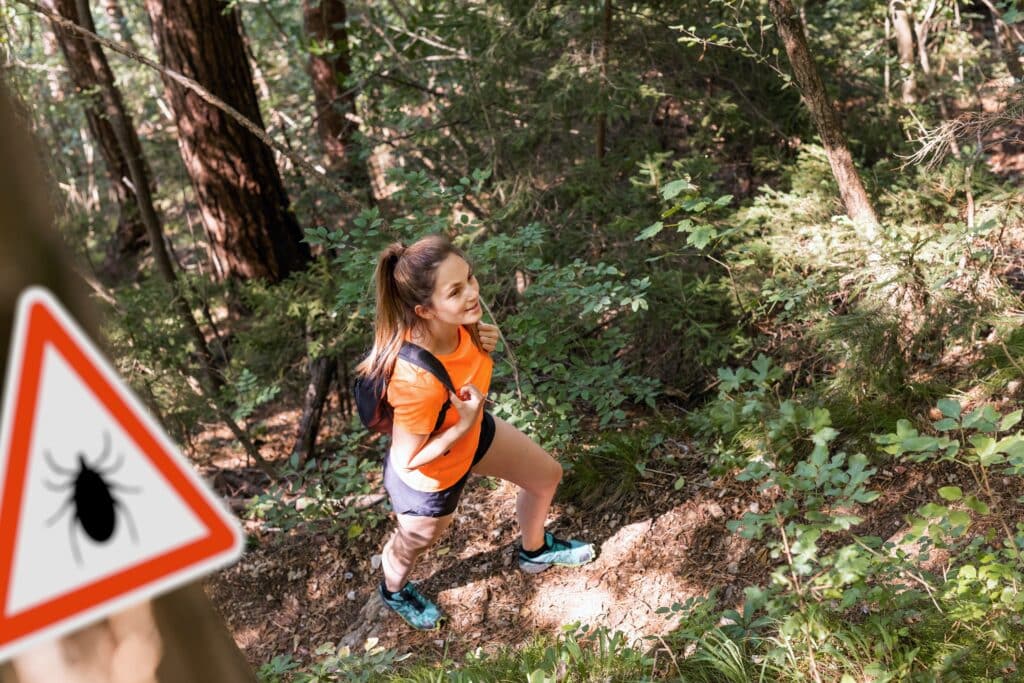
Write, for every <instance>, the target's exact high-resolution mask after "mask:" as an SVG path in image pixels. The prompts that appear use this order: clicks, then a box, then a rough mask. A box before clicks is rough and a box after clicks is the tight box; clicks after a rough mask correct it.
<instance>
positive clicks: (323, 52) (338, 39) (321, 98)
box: [302, 0, 369, 187]
mask: <svg viewBox="0 0 1024 683" xmlns="http://www.w3.org/2000/svg"><path fill="white" fill-rule="evenodd" d="M302 20H303V25H304V27H305V31H306V36H307V38H308V39H309V40H310V41H312V42H313V43H315V47H316V49H314V50H311V51H310V54H309V63H308V65H307V69H308V71H309V77H310V79H311V81H312V83H313V95H314V97H315V100H316V126H317V131H318V132H319V133H320V138H321V139H322V140H323V143H324V148H325V149H326V150H327V155H328V157H329V158H330V160H331V166H333V167H334V168H335V169H336V170H337V171H338V172H340V173H341V174H342V175H343V176H344V177H345V178H346V180H350V181H353V182H356V183H358V184H359V185H360V186H361V187H365V186H366V184H367V183H368V180H369V179H368V177H367V173H366V169H365V168H364V165H363V163H362V162H360V161H359V159H358V156H359V155H358V154H357V153H356V152H357V150H356V149H355V135H356V132H357V131H358V126H357V125H356V122H355V121H353V120H352V119H350V118H349V117H350V116H353V115H354V114H355V113H356V91H355V89H354V88H349V87H348V86H347V85H346V80H347V79H348V77H349V76H350V75H351V74H352V66H351V61H350V58H349V47H348V30H347V29H346V27H345V21H346V11H345V2H344V0H303V1H302Z"/></svg>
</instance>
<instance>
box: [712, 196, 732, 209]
mask: <svg viewBox="0 0 1024 683" xmlns="http://www.w3.org/2000/svg"><path fill="white" fill-rule="evenodd" d="M731 201H732V195H731V194H726V195H722V196H721V197H719V198H718V199H716V200H715V206H716V207H718V208H721V207H723V206H728V205H729V202H731Z"/></svg>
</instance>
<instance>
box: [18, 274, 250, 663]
mask: <svg viewBox="0 0 1024 683" xmlns="http://www.w3.org/2000/svg"><path fill="white" fill-rule="evenodd" d="M242 544H243V537H242V534H241V531H240V529H239V528H238V524H237V522H236V521H235V519H234V518H233V517H232V516H231V515H230V514H228V512H227V511H226V510H224V509H223V507H222V505H221V504H220V502H219V501H218V500H217V499H216V498H215V497H214V495H213V494H212V493H211V492H209V491H208V490H207V488H206V486H205V484H203V482H202V481H201V480H200V478H199V477H198V476H197V475H196V473H195V472H194V471H193V470H192V467H191V466H190V465H189V463H188V461H187V460H186V459H185V458H184V456H182V455H181V454H180V453H179V452H178V449H177V448H176V447H175V446H174V444H173V443H172V442H171V440H170V439H169V438H168V437H167V435H166V434H165V433H164V431H163V430H162V429H161V428H160V426H159V425H158V424H157V423H156V422H155V421H154V420H153V419H152V418H151V417H150V416H149V413H148V411H147V410H146V409H145V408H144V407H143V406H142V404H141V402H140V401H139V400H138V399H137V398H136V397H135V396H134V394H133V393H132V391H131V390H130V389H129V388H128V387H127V386H126V385H125V383H124V382H123V381H122V380H121V379H120V378H119V377H118V375H117V372H116V371H115V370H114V369H113V368H112V367H111V366H110V365H109V364H108V363H107V361H106V360H105V359H104V358H103V356H102V354H100V352H99V351H98V350H97V349H96V347H95V346H94V345H93V344H92V342H90V341H89V339H88V338H87V337H86V335H85V334H84V333H83V332H82V330H81V329H80V328H79V327H78V325H76V324H75V322H74V321H73V320H72V319H71V317H70V316H69V315H68V314H67V312H65V311H64V309H63V308H62V307H61V306H60V304H59V303H58V301H57V300H56V299H55V298H54V297H53V296H52V295H51V294H50V293H49V292H47V291H46V290H44V289H41V288H38V287H33V288H30V289H28V290H26V291H25V292H24V293H22V295H21V298H20V299H19V301H18V307H17V313H16V317H15V324H14V333H13V336H12V339H11V351H10V356H9V360H8V364H7V378H6V382H5V384H4V396H3V418H2V423H0V660H3V659H5V658H7V657H9V656H10V655H12V654H13V653H14V652H15V651H17V650H19V649H22V648H23V647H26V646H28V645H29V644H30V643H32V642H34V641H36V640H38V639H41V638H44V637H54V636H57V635H59V634H62V633H66V632H69V631H72V630H74V629H76V628H79V627H80V626H83V625H85V624H86V623H88V622H90V621H94V620H96V619H99V618H101V617H103V616H105V615H107V614H110V613H111V612H114V611H116V610H118V609H120V608H122V607H124V606H126V605H128V604H131V603H134V602H139V601H141V600H144V599H146V598H148V597H151V596H153V595H156V594H159V593H162V592H165V591H167V590H169V589H171V588H173V587H175V586H177V585H180V584H183V583H186V582H188V581H191V580H193V579H195V578H197V577H199V576H202V575H203V574H206V573H209V572H210V571H212V570H213V569H216V568H218V567H221V566H224V565H226V564H230V563H232V562H234V561H235V560H236V559H237V558H238V556H239V555H240V554H241V551H242Z"/></svg>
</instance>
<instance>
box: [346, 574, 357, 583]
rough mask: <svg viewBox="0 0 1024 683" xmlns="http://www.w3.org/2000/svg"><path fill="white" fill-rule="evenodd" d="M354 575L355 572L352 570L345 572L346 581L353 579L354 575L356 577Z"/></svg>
mask: <svg viewBox="0 0 1024 683" xmlns="http://www.w3.org/2000/svg"><path fill="white" fill-rule="evenodd" d="M354 576H355V574H353V573H352V572H345V580H346V581H351V580H352V577H354Z"/></svg>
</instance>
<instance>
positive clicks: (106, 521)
mask: <svg viewBox="0 0 1024 683" xmlns="http://www.w3.org/2000/svg"><path fill="white" fill-rule="evenodd" d="M43 456H44V457H45V458H46V464H47V465H49V467H50V469H51V470H53V472H54V473H55V474H59V475H61V476H63V477H66V481H64V482H63V483H61V484H54V483H52V482H49V481H45V480H44V481H43V485H44V486H45V487H46V488H48V489H49V490H51V491H57V492H64V491H67V490H68V489H73V491H72V493H71V495H70V496H69V497H68V499H67V500H65V501H64V504H63V505H61V507H60V509H59V510H57V512H56V513H55V514H54V515H53V516H52V517H50V519H48V520H46V526H48V527H49V526H53V525H54V524H56V522H57V520H58V519H60V518H61V517H62V516H63V515H64V513H65V512H67V511H68V510H73V511H74V515H73V516H72V517H71V525H70V527H69V528H68V535H69V537H70V539H71V552H72V553H73V554H74V556H75V562H77V563H78V564H82V553H81V552H80V551H79V549H78V541H77V540H76V539H75V526H76V525H81V527H82V531H84V532H85V534H86V535H87V536H88V537H89V538H91V539H92V540H94V541H96V542H97V543H106V542H107V541H109V540H110V539H111V537H112V536H113V535H114V529H116V528H117V518H118V515H117V513H118V511H120V512H121V513H123V514H124V518H125V522H126V523H127V525H128V533H129V534H130V535H131V539H132V541H134V542H138V536H137V534H136V533H135V523H134V522H133V521H132V516H131V513H130V512H129V511H128V508H127V507H125V506H124V505H123V504H122V503H121V501H119V500H118V499H117V498H115V497H114V493H113V492H114V491H123V492H125V493H139V491H140V490H141V489H139V488H138V487H132V486H124V485H122V484H118V483H116V482H111V481H110V480H109V479H108V477H109V476H110V475H111V474H114V473H115V472H117V471H118V470H119V469H121V465H122V464H123V463H124V456H123V455H118V457H117V460H116V461H115V462H114V464H113V465H112V466H111V467H108V468H105V469H104V468H103V467H102V466H103V463H104V462H105V461H106V460H107V458H109V457H110V434H108V433H107V432H103V452H102V453H101V454H100V457H99V459H98V460H97V461H96V462H95V464H93V465H90V464H89V463H88V462H86V459H85V454H84V453H82V452H81V451H79V453H78V469H77V470H70V469H67V468H65V467H61V466H60V465H58V464H57V463H55V462H54V461H53V456H52V455H51V454H50V452H49V451H43Z"/></svg>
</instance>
